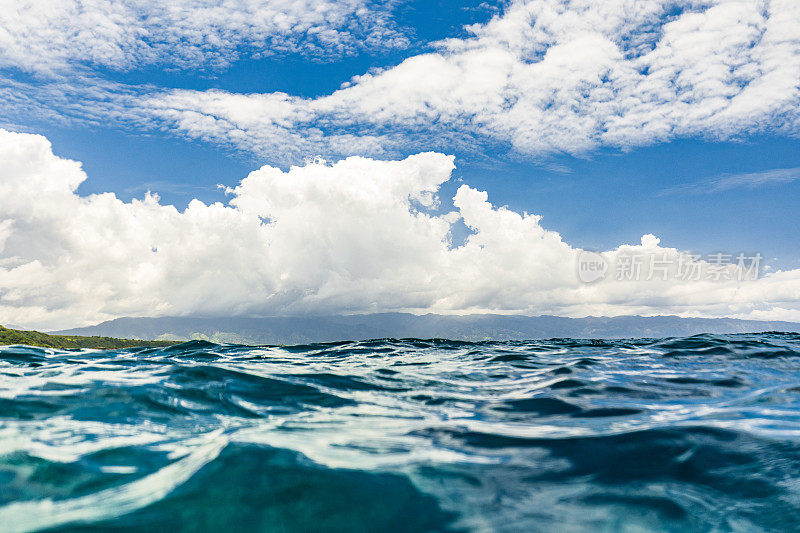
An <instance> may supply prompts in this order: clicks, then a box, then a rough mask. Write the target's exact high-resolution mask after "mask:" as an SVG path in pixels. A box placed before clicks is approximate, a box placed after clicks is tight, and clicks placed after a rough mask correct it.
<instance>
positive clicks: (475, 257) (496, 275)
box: [0, 130, 800, 328]
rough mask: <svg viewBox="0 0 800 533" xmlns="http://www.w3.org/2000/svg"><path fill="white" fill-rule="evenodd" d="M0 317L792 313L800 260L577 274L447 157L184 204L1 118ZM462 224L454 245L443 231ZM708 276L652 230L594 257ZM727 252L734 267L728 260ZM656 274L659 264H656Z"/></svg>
mask: <svg viewBox="0 0 800 533" xmlns="http://www.w3.org/2000/svg"><path fill="white" fill-rule="evenodd" d="M0 169H2V171H0V172H2V176H1V178H2V179H0V323H16V324H22V325H24V326H28V327H40V328H58V327H68V326H74V325H79V324H87V323H92V322H97V321H100V320H104V319H109V318H114V317H119V316H159V315H188V314H194V315H206V316H214V315H291V314H298V313H354V312H374V311H412V312H444V313H462V312H487V311H491V312H501V313H522V314H543V313H544V314H558V315H567V316H585V315H619V314H664V313H668V314H679V315H684V316H738V317H748V316H756V315H755V314H756V313H760V314H761V315H759V316H762V315H763V316H770V317H773V318H778V317H781V316H796V314H797V312H798V310H800V270H791V271H783V272H781V271H779V272H774V273H770V274H767V275H765V276H763V277H762V278H761V279H758V280H750V281H737V279H735V278H733V277H732V279H730V280H727V281H726V280H724V278H723V280H720V281H689V282H687V281H680V280H677V279H675V278H674V276H670V277H669V278H668V279H662V277H661V276H654V277H653V278H652V279H650V280H649V281H648V280H644V279H643V280H641V281H625V280H618V279H615V278H612V277H609V278H607V279H605V280H600V281H597V282H595V283H590V284H586V283H581V282H580V281H579V278H578V270H577V269H578V258H579V257H580V256H581V253H582V252H583V250H580V249H579V248H575V247H572V246H570V245H569V244H567V243H565V242H564V241H563V240H562V238H561V236H560V235H559V234H558V233H556V232H553V231H550V230H547V229H546V228H545V227H544V226H543V225H542V224H541V219H540V217H538V216H536V215H531V214H520V213H516V212H514V211H511V210H509V209H507V208H505V207H497V206H494V205H492V204H491V203H490V201H489V198H488V195H487V193H486V192H483V191H479V190H476V189H474V188H472V187H470V186H469V185H462V186H461V187H459V189H458V190H457V192H456V194H455V196H454V198H453V206H454V207H453V209H452V210H451V211H448V209H446V208H443V207H442V203H441V202H440V199H439V198H438V192H439V189H440V186H441V185H442V184H443V183H444V182H446V181H447V180H448V179H450V175H451V172H452V170H453V158H452V157H451V156H447V155H443V154H439V153H433V152H428V153H420V154H416V155H412V156H410V157H407V158H405V159H402V160H399V161H380V160H374V159H369V158H364V157H351V158H347V159H345V160H342V161H339V162H338V163H335V164H327V163H324V162H314V163H309V164H306V165H305V166H297V167H292V168H291V169H289V170H288V171H282V170H280V169H278V168H274V167H270V166H265V167H263V168H261V169H259V170H256V171H254V172H252V173H251V174H250V175H249V176H247V177H246V178H244V179H243V180H242V181H241V182H240V183H239V184H238V185H237V186H235V187H232V188H230V189H229V191H228V192H229V194H230V200H229V201H228V202H227V203H226V204H223V203H215V204H211V205H206V204H204V203H202V202H200V201H198V200H194V201H192V202H190V203H189V205H188V207H187V208H186V209H185V210H184V211H178V210H177V209H175V208H174V207H173V206H170V205H162V204H161V203H160V202H159V200H158V198H157V197H156V196H153V195H149V194H148V195H145V196H144V198H142V199H140V200H133V201H131V202H123V201H121V200H119V199H118V198H117V197H116V196H115V195H113V194H110V193H108V194H94V195H88V196H80V195H78V194H77V193H76V190H77V187H78V186H79V185H80V183H81V182H82V181H84V180H85V179H86V175H85V174H84V172H83V171H82V169H81V165H80V163H77V162H75V161H70V160H66V159H62V158H59V157H57V156H55V155H53V153H52V149H51V146H50V144H49V142H48V141H47V139H45V138H44V137H41V136H38V135H31V134H23V133H12V132H8V131H5V130H0ZM462 222H463V224H465V225H466V226H467V227H468V228H469V229H470V235H469V236H468V237H467V238H466V240H465V241H464V243H463V244H460V245H457V246H456V245H454V243H453V242H452V232H453V229H454V227H455V226H456V224H457V223H462ZM634 255H637V256H640V258H643V259H644V260H647V259H648V258H659V260H667V259H668V260H670V267H669V268H670V269H672V270H674V269H675V268H677V266H676V265H677V264H678V263H679V260H680V261H683V263H684V264H686V263H687V262H688V263H691V264H695V265H697V266H698V267H699V268H700V269H701V271H704V272H710V269H711V268H712V266H713V265H712V264H711V263H709V262H708V261H707V260H702V261H701V260H695V259H694V258H691V257H689V256H688V255H687V254H685V253H683V252H680V251H678V250H675V249H673V248H666V247H663V246H662V245H661V243H660V241H659V240H658V239H657V238H656V237H654V236H652V235H645V236H644V237H643V238H642V241H641V243H640V244H635V245H622V246H620V247H618V248H616V249H614V250H609V251H607V252H604V253H603V254H602V257H603V260H604V261H608V262H609V265H612V267H613V265H620V264H623V260H624V259H625V258H629V257H631V256H634ZM737 268H739V267H738V266H736V265H733V264H732V265H726V266H724V268H723V271H724V272H725V273H727V275H731V276H732V275H733V274H736V273H737ZM665 277H666V275H665Z"/></svg>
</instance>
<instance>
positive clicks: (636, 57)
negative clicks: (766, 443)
mask: <svg viewBox="0 0 800 533" xmlns="http://www.w3.org/2000/svg"><path fill="white" fill-rule="evenodd" d="M0 8H2V9H0V194H1V195H2V196H0V323H4V324H14V325H21V326H25V327H37V328H42V329H56V328H65V327H72V326H79V325H87V324H93V323H97V322H99V321H102V320H106V319H111V318H116V317H119V316H160V315H201V316H221V315H225V316H229V315H247V316H271V315H282V314H284V315H287V314H288V315H295V314H332V313H363V312H378V311H407V312H415V313H424V312H441V313H470V312H496V313H506V314H526V315H538V314H557V315H564V316H587V315H625V314H641V315H660V314H677V315H681V316H705V317H722V316H726V317H737V318H751V319H782V320H800V239H798V238H797V237H798V235H797V233H798V230H797V228H798V227H800V217H799V216H798V209H797V207H798V203H800V202H798V199H800V138H799V137H798V133H800V4H798V3H797V2H796V1H795V0H771V1H766V0H762V1H756V0H702V1H700V0H691V1H690V0H674V1H666V0H636V1H634V0H607V1H603V2H598V1H589V0H583V1H579V0H572V1H566V0H512V1H502V2H477V1H465V2H451V1H443V0H442V1H412V0H395V1H390V2H373V1H369V0H341V1H333V0H316V1H310V0H264V1H256V0H223V1H221V2H220V1H216V2H210V1H194V2H189V1H186V0H177V1H174V2H170V3H169V4H168V5H167V4H164V3H160V2H152V1H146V0H125V1H115V2H100V1H92V0H85V1H69V0H60V1H58V2H51V3H46V4H44V3H41V2H33V1H26V0H13V1H12V0H0ZM591 254H596V255H591ZM715 254H716V255H715ZM592 257H594V258H595V259H597V261H598V262H597V265H599V266H598V268H601V269H602V268H604V269H605V270H604V272H603V274H602V276H601V277H600V278H598V279H593V280H591V281H587V280H586V279H585V278H586V276H585V275H584V274H586V272H587V271H582V270H581V269H583V268H586V269H589V268H591V267H590V266H589V265H588V264H587V261H588V262H591V261H590V259H591V258H592ZM587 258H588V259H587ZM737 258H738V259H737ZM756 258H757V259H756ZM597 265H596V266H597ZM603 265H605V266H603ZM631 265H635V266H636V269H633V270H632V269H629V268H628V267H630V266H631ZM687 265H688V266H691V267H692V268H694V267H696V268H697V271H698V272H699V273H700V274H699V275H698V276H688V277H689V278H691V279H686V278H687V275H686V274H687ZM754 265H755V267H756V268H755V271H757V272H756V275H751V274H752V270H753V269H752V268H751V267H753V266H754ZM662 270H663V272H662ZM662 274H663V276H662ZM695 277H698V278H699V279H694V278H695ZM633 278H635V279H633Z"/></svg>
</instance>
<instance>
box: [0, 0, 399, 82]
mask: <svg viewBox="0 0 800 533" xmlns="http://www.w3.org/2000/svg"><path fill="white" fill-rule="evenodd" d="M394 3H395V2H388V3H384V2H375V1H373V0H338V1H333V0H265V1H249V0H221V1H219V0H216V1H213V2H212V1H208V0H201V1H199V2H198V1H188V0H172V1H170V2H156V1H152V0H122V1H116V2H105V1H97V0H88V1H78V0H59V1H55V2H37V1H35V0H0V67H15V68H18V69H21V70H23V71H27V72H31V73H35V74H39V75H59V74H65V73H70V72H71V71H73V70H75V69H76V68H81V67H103V68H106V69H110V70H116V71H127V70H130V69H135V68H141V67H144V66H152V65H165V66H168V67H172V68H189V67H211V68H221V67H225V66H226V65H228V64H230V63H231V62H232V61H235V60H236V59H237V58H239V57H240V56H245V57H259V56H263V55H273V54H279V53H303V54H307V55H311V56H314V57H317V58H326V57H337V56H341V55H346V54H350V53H353V52H354V51H356V50H359V49H364V48H373V49H387V48H397V47H404V46H406V45H407V44H408V39H407V37H406V36H405V35H404V34H403V33H401V32H400V31H399V30H398V29H397V28H396V27H395V26H394V24H393V23H392V20H391V17H390V12H391V8H392V6H393V4H394Z"/></svg>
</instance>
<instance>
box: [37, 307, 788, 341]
mask: <svg viewBox="0 0 800 533" xmlns="http://www.w3.org/2000/svg"><path fill="white" fill-rule="evenodd" d="M766 331H785V332H800V323H795V322H786V321H757V320H741V319H733V318H682V317H677V316H668V315H663V316H651V317H643V316H636V315H628V316H619V317H583V318H569V317H558V316H552V315H539V316H522V315H494V314H472V315H438V314H433V313H429V314H425V315H413V314H410V313H375V314H362V315H327V316H292V317H123V318H117V319H114V320H109V321H106V322H102V323H100V324H97V325H95V326H88V327H82V328H72V329H67V330H61V331H55V332H52V333H53V334H60V335H102V336H108V337H117V338H120V337H122V338H133V339H141V340H166V341H185V340H193V339H204V340H210V341H214V342H231V343H241V344H302V343H309V342H333V341H346V340H368V339H378V338H447V339H452V340H465V341H482V340H534V339H544V338H558V337H561V338H609V339H611V338H634V337H650V338H655V337H677V336H689V335H695V334H700V333H712V334H726V333H761V332H766Z"/></svg>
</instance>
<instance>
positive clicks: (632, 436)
mask: <svg viewBox="0 0 800 533" xmlns="http://www.w3.org/2000/svg"><path fill="white" fill-rule="evenodd" d="M798 356H800V335H797V334H785V333H766V334H757V335H696V336H692V337H685V338H669V339H626V340H610V341H598V340H579V339H578V340H576V339H551V340H544V341H530V342H521V341H520V342H516V341H514V342H491V341H486V342H475V343H472V342H461V341H459V342H454V341H448V340H444V339H427V340H425V339H380V340H373V341H364V342H339V343H323V344H310V345H302V346H286V347H281V346H259V347H253V346H241V345H232V344H214V343H209V342H205V341H193V342H188V343H184V344H181V345H176V346H171V347H168V348H130V349H121V350H106V351H103V350H81V351H59V350H53V349H44V348H32V347H23V346H11V347H0V524H2V529H3V531H38V530H44V529H58V530H75V531H79V530H80V531H83V530H91V529H93V528H101V529H102V528H118V529H122V530H132V531H133V530H148V531H151V530H153V529H172V530H176V531H184V530H186V531H189V530H191V531H197V530H219V529H222V528H223V527H224V528H229V529H232V530H250V531H252V530H265V531H273V530H274V531H307V530H310V529H317V530H321V531H352V530H354V529H355V530H366V531H384V530H398V531H399V530H404V531H440V530H468V531H505V530H508V531H517V530H520V529H523V530H529V531H551V530H553V529H558V530H564V531H596V530H626V529H628V530H629V529H645V530H655V531H707V530H747V531H759V530H762V531H764V530H766V531H787V530H793V529H798V528H800V504H798V502H800V493H798V486H797V484H796V483H795V481H794V480H796V479H798V478H800V409H798V407H800V372H798V371H799V370H800V358H798Z"/></svg>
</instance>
